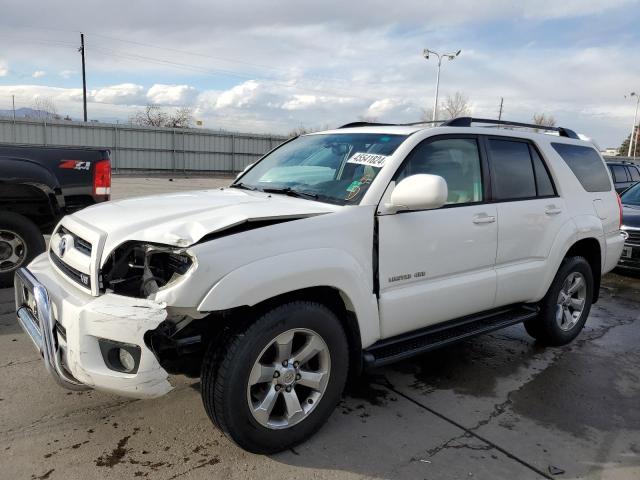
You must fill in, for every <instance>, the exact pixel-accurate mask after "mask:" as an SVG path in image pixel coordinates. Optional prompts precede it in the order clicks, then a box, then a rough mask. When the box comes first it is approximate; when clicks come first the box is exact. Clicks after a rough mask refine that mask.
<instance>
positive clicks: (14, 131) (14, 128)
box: [11, 95, 18, 143]
mask: <svg viewBox="0 0 640 480" xmlns="http://www.w3.org/2000/svg"><path fill="white" fill-rule="evenodd" d="M11 109H12V110H13V143H15V142H16V140H17V138H18V134H17V133H16V96H15V95H11Z"/></svg>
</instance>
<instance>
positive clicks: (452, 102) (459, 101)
mask: <svg viewBox="0 0 640 480" xmlns="http://www.w3.org/2000/svg"><path fill="white" fill-rule="evenodd" d="M439 113H440V117H439V119H440V120H449V119H451V118H457V117H468V116H470V115H471V104H470V103H469V97H467V96H466V95H464V94H462V93H460V92H456V93H455V94H454V95H453V96H451V95H447V98H445V100H444V103H443V105H442V107H441V111H440V112H439Z"/></svg>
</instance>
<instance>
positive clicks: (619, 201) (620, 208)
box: [616, 193, 622, 227]
mask: <svg viewBox="0 0 640 480" xmlns="http://www.w3.org/2000/svg"><path fill="white" fill-rule="evenodd" d="M616 197H618V210H619V211H620V225H619V227H622V200H621V199H620V195H618V194H617V193H616Z"/></svg>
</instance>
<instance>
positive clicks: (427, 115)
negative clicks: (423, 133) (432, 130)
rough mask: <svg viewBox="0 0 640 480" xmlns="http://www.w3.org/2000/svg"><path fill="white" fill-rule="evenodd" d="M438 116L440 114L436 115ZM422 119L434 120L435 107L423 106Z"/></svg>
mask: <svg viewBox="0 0 640 480" xmlns="http://www.w3.org/2000/svg"><path fill="white" fill-rule="evenodd" d="M438 117H439V115H436V118H438ZM420 120H422V121H423V122H430V121H431V120H433V108H423V109H422V115H420Z"/></svg>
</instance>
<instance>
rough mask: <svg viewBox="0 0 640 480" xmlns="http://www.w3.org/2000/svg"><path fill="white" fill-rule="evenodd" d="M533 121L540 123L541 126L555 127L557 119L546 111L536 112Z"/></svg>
mask: <svg viewBox="0 0 640 480" xmlns="http://www.w3.org/2000/svg"><path fill="white" fill-rule="evenodd" d="M533 123H534V124H535V125H540V126H541V127H555V126H556V119H555V118H553V115H547V114H545V113H534V114H533Z"/></svg>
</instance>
